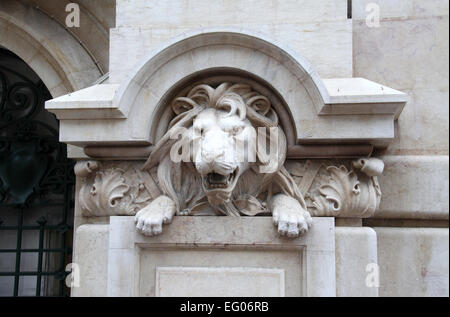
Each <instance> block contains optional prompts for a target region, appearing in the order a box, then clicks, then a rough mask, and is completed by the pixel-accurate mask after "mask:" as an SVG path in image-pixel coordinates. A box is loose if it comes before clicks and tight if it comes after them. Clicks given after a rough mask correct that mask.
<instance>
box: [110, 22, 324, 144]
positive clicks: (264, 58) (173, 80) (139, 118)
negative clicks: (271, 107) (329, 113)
mask: <svg viewBox="0 0 450 317" xmlns="http://www.w3.org/2000/svg"><path fill="white" fill-rule="evenodd" d="M206 74H209V77H218V76H235V77H236V78H240V80H241V81H245V80H247V81H253V82H254V83H259V85H260V86H261V87H266V89H267V91H269V90H270V91H271V92H270V94H272V95H273V96H277V98H276V99H277V100H278V101H277V102H276V103H283V105H284V107H285V108H286V114H289V116H290V118H286V117H285V118H284V123H285V124H286V123H287V122H289V121H290V127H289V130H291V131H292V134H293V135H292V136H291V137H290V143H291V144H292V143H294V144H295V143H296V138H298V137H300V136H301V135H303V134H305V133H304V131H302V130H301V127H300V126H301V123H300V120H299V119H300V118H303V119H304V120H307V119H308V118H309V119H310V120H312V119H313V118H314V117H316V116H317V114H318V111H319V110H320V109H321V108H322V107H323V105H324V103H325V102H326V101H327V100H328V95H327V90H326V88H325V86H324V85H323V82H322V80H321V79H320V77H319V76H318V75H317V73H316V72H315V71H314V70H313V69H312V67H311V66H310V65H309V63H308V62H307V61H306V60H305V59H303V58H302V57H301V56H299V55H298V54H296V53H294V52H292V51H290V50H289V49H287V48H282V46H281V45H280V44H278V43H276V41H273V40H271V39H267V38H266V37H265V36H263V35H260V34H255V33H247V32H246V31H244V30H242V29H240V30H234V29H225V30H218V29H207V30H200V31H194V32H191V33H189V34H184V35H183V36H182V37H181V38H175V39H173V40H172V41H170V42H169V43H168V44H166V45H165V46H164V47H161V48H158V49H157V50H155V51H154V52H153V53H152V54H150V55H149V56H147V57H146V58H145V59H144V61H143V62H142V63H141V64H140V65H139V66H138V67H137V68H136V69H135V70H134V71H133V72H131V73H130V75H129V77H128V79H127V80H126V81H125V82H124V83H123V84H121V86H120V88H119V90H118V92H117V93H116V95H115V97H114V101H113V104H114V105H115V106H116V107H117V108H118V109H119V110H120V111H121V112H122V114H123V116H124V117H126V118H127V119H126V121H128V122H129V123H133V124H132V126H129V131H131V138H132V139H135V140H136V141H137V140H142V141H147V142H149V143H152V144H154V142H155V139H154V136H155V134H154V133H150V134H148V131H154V132H155V131H156V130H155V127H153V123H154V122H158V123H159V118H160V117H159V115H160V114H161V110H160V109H159V107H160V106H161V104H162V103H164V102H166V101H167V96H168V95H171V94H173V91H174V90H176V88H174V87H179V86H180V85H183V84H184V85H186V82H187V81H189V80H191V79H192V78H195V77H196V76H197V77H199V78H200V77H201V76H204V77H205V76H206V77H208V75H206ZM269 87H270V88H269ZM280 109H281V108H280ZM136 122H139V124H137V125H136ZM137 127H138V129H139V130H138V129H137Z"/></svg>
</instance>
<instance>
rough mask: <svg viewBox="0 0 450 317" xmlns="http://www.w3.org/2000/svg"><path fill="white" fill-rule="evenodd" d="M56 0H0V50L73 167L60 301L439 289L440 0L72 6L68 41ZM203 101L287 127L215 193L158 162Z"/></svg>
mask: <svg viewBox="0 0 450 317" xmlns="http://www.w3.org/2000/svg"><path fill="white" fill-rule="evenodd" d="M56 2H58V1H49V2H48V4H46V6H41V8H42V10H44V11H45V10H47V11H48V12H52V11H55V12H59V15H58V14H56V15H55V19H53V20H52V19H50V20H49V21H48V16H47V15H45V14H43V13H42V12H41V11H39V10H37V9H36V8H35V6H36V5H37V4H38V3H40V1H37V0H29V1H25V0H24V1H3V2H2V3H0V29H1V33H0V45H2V46H3V47H6V48H8V49H10V50H11V51H14V52H15V53H16V54H18V55H19V56H21V57H22V59H24V60H25V61H26V62H27V63H28V64H29V65H30V67H32V68H33V69H34V70H35V71H36V73H37V74H38V75H39V76H41V78H42V80H43V81H44V82H45V84H46V85H47V86H48V88H49V91H50V92H51V93H52V96H53V98H54V99H52V100H49V101H47V102H46V109H47V110H48V111H51V112H53V113H54V114H55V115H56V116H57V118H58V119H59V120H60V140H61V141H62V142H65V143H67V144H68V145H69V151H68V155H69V156H70V157H71V158H73V159H75V160H77V165H76V167H75V173H76V175H77V185H76V199H75V204H76V208H75V231H74V232H75V235H74V243H75V248H74V259H73V261H74V263H77V264H78V265H79V266H80V273H81V275H80V278H81V280H80V281H81V284H80V286H79V287H75V288H73V289H72V296H105V295H108V296H186V295H191V296H203V295H205V294H214V295H216V296H233V295H234V296H245V295H248V296H265V295H269V296H448V294H449V283H448V277H449V264H448V250H449V243H448V215H449V199H448V189H449V188H448V187H449V186H448V178H449V167H448V162H449V161H448V149H449V143H448V109H449V104H448V78H449V77H448V62H449V61H448V1H445V0H433V1H425V2H424V1H419V0H396V1H394V2H395V4H394V2H393V1H387V0H386V1H384V0H377V1H375V2H376V3H375V4H376V8H375V9H373V7H372V6H371V4H372V3H373V2H374V1H351V2H350V3H351V7H349V6H348V1H346V0H321V1H307V0H300V1H281V0H280V1H269V0H267V1H266V0H259V1H253V0H248V1H239V0H232V1H227V2H222V1H217V2H216V1H206V0H174V1H163V0H155V1H145V0H133V1H132V0H116V1H115V3H113V1H105V2H101V1H92V2H91V1H80V3H81V5H82V6H81V7H82V8H84V9H83V10H85V12H90V13H89V14H86V17H87V18H88V20H89V19H90V22H89V23H86V24H88V25H89V27H87V26H84V27H83V24H82V26H81V28H80V29H76V30H74V32H75V35H76V36H77V37H78V38H80V39H83V43H84V45H79V43H77V41H76V40H75V37H73V36H69V35H68V34H67V31H65V30H64V29H63V28H61V27H60V26H57V24H58V23H57V20H58V19H59V20H61V21H62V20H63V19H64V12H62V11H61V10H59V11H58V9H57V6H58V7H59V6H62V5H63V4H62V3H60V2H58V4H57V3H56ZM371 8H372V9H371ZM377 8H378V9H379V16H378V17H379V20H377V21H378V22H379V23H378V24H376V21H375V22H374V21H373V20H370V19H369V18H370V15H371V14H373V13H374V11H373V10H375V13H376V11H377ZM114 9H115V10H114ZM25 13H26V14H25ZM376 19H377V17H375V20H376ZM52 23H53V24H55V26H54V27H51V26H52V25H53V24H52ZM374 23H375V25H374ZM105 29H106V30H107V32H109V34H107V36H105V34H104V32H105ZM4 30H5V31H4ZM65 32H66V33H65ZM19 35H20V36H19ZM27 39H29V40H27ZM105 74H106V75H105ZM102 76H103V77H102ZM236 85H237V86H236ZM196 87H200V88H199V89H197V90H196ZM208 87H209V88H208ZM219 90H220V91H221V92H223V93H224V94H225V97H226V96H228V97H229V98H230V100H231V99H232V98H231V97H230V96H233V98H235V99H233V100H234V101H229V100H228V101H227V100H225V99H226V98H224V99H218V98H219V97H218V96H219V93H217V92H215V91H219ZM227 93H228V95H226V94H227ZM205 96H206V97H205ZM220 96H221V95H220ZM236 96H238V97H236ZM256 96H261V97H259V99H258V103H256V102H254V100H256V99H252V98H255V97H256ZM215 98H216V99H215ZM236 98H237V99H236ZM205 100H206V101H205ZM224 100H225V101H224ZM236 100H237V101H236ZM220 102H222V103H223V104H226V105H228V106H227V107H228V108H226V110H227V111H229V112H230V114H232V115H236V116H239V112H238V111H235V112H233V111H231V110H230V109H234V108H233V107H237V108H238V109H245V111H246V116H245V115H244V117H245V118H244V119H245V120H249V121H250V123H251V125H252V126H253V127H257V126H258V124H259V125H262V123H261V122H266V124H267V125H266V126H267V127H268V126H275V127H279V128H281V129H282V131H283V135H284V137H285V138H284V139H283V142H285V146H284V147H281V149H282V150H281V152H280V160H279V162H280V163H281V164H280V165H279V167H278V169H277V172H276V173H274V174H273V176H272V177H265V176H261V175H256V176H255V177H263V178H261V179H262V180H261V181H260V183H258V186H259V185H260V184H261V185H264V186H266V185H267V186H266V187H264V186H261V188H262V189H261V190H258V191H257V192H256V193H254V192H251V191H250V189H249V188H250V187H251V186H247V187H248V188H247V187H245V186H244V185H242V186H240V185H238V186H237V187H233V188H231V187H230V188H231V189H230V190H231V193H228V194H229V195H231V196H227V197H228V198H229V197H232V198H230V199H231V200H230V201H231V203H229V201H226V199H225V200H223V201H220V203H217V197H218V196H214V197H213V198H211V197H212V196H211V195H208V191H207V190H206V189H205V187H202V183H201V182H202V177H204V176H205V175H206V176H205V177H206V179H207V180H208V179H209V178H208V177H210V178H211V177H212V178H215V179H214V180H213V182H217V177H218V176H216V175H211V176H208V174H218V173H217V169H214V168H215V167H214V168H211V169H210V170H207V171H205V172H203V170H204V168H203V169H202V168H200V167H197V165H194V167H195V168H194V169H192V170H188V169H185V168H184V167H182V166H181V164H178V165H177V164H172V165H171V164H170V163H165V162H166V161H165V160H164V158H166V157H168V153H169V152H168V149H170V148H169V147H167V149H165V148H164V149H165V150H167V151H166V152H164V155H159V154H158V153H160V152H159V151H160V149H161V148H163V147H164V146H165V145H166V143H164V142H165V141H167V140H169V139H170V138H169V136H168V133H169V132H170V131H171V129H172V130H173V128H174V127H178V125H182V127H184V128H188V129H194V122H195V119H197V118H198V116H199V115H200V114H201V113H202V112H201V111H203V112H204V111H205V108H214V110H215V111H219V112H220V111H223V109H224V108H220V107H219V106H216V105H220V104H221V103H220ZM227 102H228V103H227ZM211 104H214V105H213V106H211ZM230 105H231V106H230ZM233 105H234V106H233ZM267 105H268V106H267ZM183 107H188V108H189V109H185V110H180V109H181V108H183ZM195 109H198V113H195V116H194V115H193V111H196V110H195ZM269 109H270V110H269ZM207 110H208V109H207ZM209 110H211V109H209ZM241 111H242V110H241ZM252 111H254V112H255V113H256V114H255V115H254V116H253V117H252V114H253V112H252ZM270 111H273V113H275V115H276V118H277V120H276V121H274V120H272V121H270V120H269V119H273V118H274V117H273V116H271V115H270ZM241 114H242V112H241ZM190 115H192V117H190ZM258 116H259V117H258ZM255 117H256V118H257V119H259V121H258V120H257V119H255ZM189 118H190V119H189ZM266 119H267V120H266ZM183 120H184V121H183ZM189 120H190V121H189ZM240 120H241V121H242V120H243V118H240ZM185 121H186V122H185ZM217 122H218V123H219V124H223V120H222V119H220V120H218V121H217ZM267 122H268V123H267ZM273 122H276V123H273ZM197 123H198V121H197ZM166 139H167V140H166ZM169 141H170V140H169ZM191 141H192V140H191ZM168 144H170V145H173V144H172V143H168ZM215 150H216V151H217V149H216V148H215ZM212 152H213V153H214V155H215V158H216V161H219V158H218V157H219V156H220V155H219V154H217V153H216V152H214V151H212ZM216 161H215V162H216ZM149 162H150V163H149ZM231 162H232V163H233V162H234V161H232V160H231ZM228 163H230V162H228ZM246 163H248V162H246ZM164 164H165V165H164ZM249 165H250V166H251V168H256V167H255V165H252V164H249ZM251 168H249V171H250V170H251ZM243 169H244V167H243V165H238V168H237V169H231V172H223V173H222V174H224V175H225V176H227V177H230V179H233V180H234V178H233V177H236V182H237V183H238V182H239V181H242V183H244V182H248V183H249V184H255V186H256V181H255V180H254V179H253V181H252V180H250V181H247V178H245V176H244V177H243V176H242V175H243V174H239V175H238V176H236V175H234V174H233V173H235V171H236V170H239V171H241V172H243ZM203 174H204V175H203ZM256 174H257V173H256ZM186 175H188V176H186ZM189 177H192V178H189ZM249 179H250V178H249ZM255 179H256V178H255ZM280 179H281V180H280ZM169 180H170V181H169ZM188 181H189V182H188ZM219 182H221V180H219ZM252 182H253V183H252ZM226 184H227V186H228V183H226ZM224 186H225V185H224ZM226 188H227V189H228V187H226ZM236 188H238V189H239V190H241V192H240V193H237V190H236ZM267 188H269V189H267ZM171 189H172V191H171ZM188 189H189V190H188ZM172 192H173V193H172ZM193 192H194V193H193ZM202 193H205V195H202ZM221 194H223V193H221ZM277 194H278V195H283V197H282V199H277ZM180 195H181V197H182V198H180V199H179V200H177V199H176V198H174V197H177V198H179V197H180ZM183 195H184V196H183ZM196 195H197V196H198V197H197V196H196ZM162 197H166V198H167V201H163V202H161V201H162V200H163V199H165V198H162ZM192 197H194V198H195V199H194V198H192ZM220 197H221V196H220ZM188 200H189V201H190V200H192V204H190V205H189V204H186V206H184V205H183V204H184V202H186V201H188ZM219 200H220V199H219ZM180 202H181V203H180ZM230 204H232V205H233V206H231V207H230ZM181 205H183V206H184V207H183V206H181ZM199 206H201V207H202V208H203V207H205V208H204V209H201V208H200V207H199ZM223 206H225V207H223ZM292 206H294V207H292ZM198 210H202V212H198ZM204 210H206V211H207V213H209V214H208V215H206V214H205V213H203V211H204ZM289 210H292V212H287V211H289ZM212 211H215V213H214V212H212ZM218 211H222V214H226V215H227V216H223V215H219V214H220V212H218ZM211 213H213V214H214V215H211ZM155 215H157V216H155ZM170 222H171V223H170ZM273 223H275V226H274V225H273ZM136 225H137V228H136ZM268 259H270V261H269V260H268ZM349 268H352V269H351V270H350V269H349ZM227 278H230V279H231V280H233V281H234V283H233V285H235V288H230V289H226V283H225V282H224V280H226V279H227ZM208 282H210V283H208ZM193 283H197V285H198V288H196V289H194V290H190V289H189V288H187V287H186V285H189V284H193ZM255 285H259V286H258V287H256V286H255ZM268 285H270V287H269V286H268ZM262 290H264V291H262ZM190 292H191V293H190Z"/></svg>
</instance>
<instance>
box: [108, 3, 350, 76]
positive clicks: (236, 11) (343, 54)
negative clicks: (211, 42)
mask: <svg viewBox="0 0 450 317" xmlns="http://www.w3.org/2000/svg"><path fill="white" fill-rule="evenodd" d="M168 12H170V14H167V13H168ZM116 26H117V28H116V29H113V30H112V32H111V48H112V50H111V67H110V71H111V78H112V81H113V82H120V81H122V80H123V78H124V75H126V72H127V70H128V71H129V70H131V69H132V68H133V66H134V65H135V64H136V63H137V62H138V61H139V58H140V56H142V55H141V54H142V53H145V52H150V51H151V50H152V49H154V48H155V47H157V46H158V45H159V44H161V43H162V42H164V41H166V40H168V39H170V38H172V37H175V36H178V35H180V34H182V33H184V32H186V31H188V30H194V29H199V28H208V27H216V26H235V27H244V28H245V29H246V30H249V31H259V32H263V33H265V34H268V35H270V36H271V37H273V38H277V39H280V40H281V41H283V42H284V43H286V44H289V45H290V46H291V47H292V48H293V49H295V50H296V51H297V52H299V53H301V54H302V55H304V56H305V57H307V58H308V59H309V60H310V61H311V62H313V63H314V65H315V66H316V68H317V70H318V72H319V74H320V75H321V76H325V77H350V76H351V74H352V64H351V61H352V58H351V51H352V36H351V29H352V23H351V20H348V19H347V3H346V1H345V0H339V1H334V0H322V1H312V2H311V1H304V0H302V1H275V2H274V1H268V0H263V1H254V0H252V1H245V2H243V1H239V0H231V1H226V2H221V1H219V2H214V3H213V2H211V1H205V0H176V1H170V2H165V1H152V2H151V3H149V2H148V1H142V0H139V1H132V2H130V1H127V0H124V1H118V2H117V21H116ZM136 39H138V40H136ZM329 51H332V52H333V54H328V53H327V52H329ZM123 54H126V55H127V56H128V57H129V58H128V59H127V60H125V61H124V60H123V58H121V56H123Z"/></svg>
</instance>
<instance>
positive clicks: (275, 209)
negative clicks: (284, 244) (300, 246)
mask: <svg viewBox="0 0 450 317" xmlns="http://www.w3.org/2000/svg"><path fill="white" fill-rule="evenodd" d="M271 205H272V218H273V223H274V224H275V225H276V226H277V227H278V233H279V234H280V235H282V236H287V237H292V238H295V237H298V236H300V235H302V234H304V233H306V232H307V231H308V229H309V228H310V227H311V225H312V218H311V215H310V214H309V212H308V211H306V210H305V209H303V207H302V206H301V205H300V203H299V202H298V201H297V200H296V199H294V198H292V197H290V196H286V195H282V194H280V195H277V196H274V197H273V200H272V204H271Z"/></svg>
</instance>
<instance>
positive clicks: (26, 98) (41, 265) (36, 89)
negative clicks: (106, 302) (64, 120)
mask: <svg viewBox="0 0 450 317" xmlns="http://www.w3.org/2000/svg"><path fill="white" fill-rule="evenodd" d="M51 98H52V97H51V96H50V93H49V92H48V90H47V88H46V87H45V85H44V84H43V82H42V80H41V79H40V78H39V77H38V76H37V75H36V73H34V71H33V70H32V69H31V68H30V67H28V65H27V64H26V63H25V62H24V61H22V60H21V59H20V58H19V57H18V56H16V55H15V54H13V53H12V52H10V51H8V50H5V49H2V48H0V296H67V295H69V289H68V288H67V287H66V283H65V279H66V276H67V272H66V266H67V264H68V263H70V262H71V254H72V250H71V246H72V228H73V205H74V203H73V197H74V183H75V177H74V174H73V165H74V162H73V161H71V160H69V159H67V150H66V145H65V144H62V143H59V142H58V140H59V139H58V137H59V136H58V127H59V123H58V121H57V119H56V117H55V116H54V115H53V114H52V113H50V112H48V111H46V110H45V108H44V103H45V101H46V100H48V99H51Z"/></svg>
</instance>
